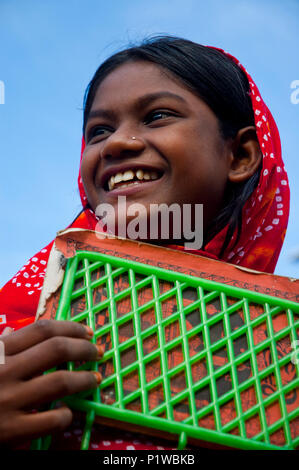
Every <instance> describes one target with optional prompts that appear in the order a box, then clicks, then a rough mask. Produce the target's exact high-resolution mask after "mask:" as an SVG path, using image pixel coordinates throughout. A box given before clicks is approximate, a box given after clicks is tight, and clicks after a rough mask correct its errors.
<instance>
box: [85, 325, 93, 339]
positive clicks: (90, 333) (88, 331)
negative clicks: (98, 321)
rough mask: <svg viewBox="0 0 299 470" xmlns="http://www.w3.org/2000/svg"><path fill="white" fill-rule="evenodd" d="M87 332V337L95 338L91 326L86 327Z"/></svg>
mask: <svg viewBox="0 0 299 470" xmlns="http://www.w3.org/2000/svg"><path fill="white" fill-rule="evenodd" d="M85 329H86V331H87V335H88V336H89V337H90V338H92V337H93V330H92V329H91V328H90V326H86V327H85Z"/></svg>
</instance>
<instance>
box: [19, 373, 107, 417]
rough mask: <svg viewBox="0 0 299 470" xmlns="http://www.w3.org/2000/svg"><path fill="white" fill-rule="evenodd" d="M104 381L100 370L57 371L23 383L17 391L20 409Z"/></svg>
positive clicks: (87, 388) (46, 401)
mask: <svg viewBox="0 0 299 470" xmlns="http://www.w3.org/2000/svg"><path fill="white" fill-rule="evenodd" d="M101 381H102V376H101V374H100V373H99V372H93V371H72V372H71V371H62V370H61V371H56V372H51V373H50V374H46V375H43V376H41V377H37V378H35V379H33V380H30V381H28V382H24V383H22V385H20V386H19V387H18V390H17V391H16V392H15V396H14V401H15V404H16V406H17V407H18V409H24V408H33V407H35V406H37V405H43V404H44V403H50V402H51V401H54V400H58V399H61V398H64V397H66V396H68V395H73V394H74V393H79V392H83V391H84V390H90V389H94V388H96V387H97V386H98V385H99V384H100V383H101Z"/></svg>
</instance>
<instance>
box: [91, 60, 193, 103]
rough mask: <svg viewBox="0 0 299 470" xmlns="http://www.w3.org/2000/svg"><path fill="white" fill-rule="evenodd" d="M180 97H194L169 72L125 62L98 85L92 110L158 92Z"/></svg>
mask: <svg viewBox="0 0 299 470" xmlns="http://www.w3.org/2000/svg"><path fill="white" fill-rule="evenodd" d="M166 90H167V91H172V92H174V93H179V94H181V95H185V96H186V95H190V98H191V97H192V96H193V97H194V98H195V95H194V94H193V93H192V92H191V91H190V90H188V89H187V88H186V87H185V86H184V85H183V84H182V83H181V82H180V81H179V79H178V78H177V77H175V76H173V75H172V74H171V72H169V71H168V70H166V69H164V68H163V67H160V66H158V65H155V64H153V63H151V62H146V61H137V62H127V63H125V64H122V65H120V66H119V67H117V68H116V69H115V70H113V71H112V72H111V73H109V75H107V77H106V78H105V79H104V80H103V81H102V82H101V84H100V85H99V87H98V89H97V91H96V94H95V98H94V101H93V104H92V108H94V107H96V106H98V105H100V104H101V103H104V102H105V103H106V102H109V101H114V100H115V99H117V100H120V101H122V100H128V99H129V98H130V97H131V98H134V97H135V96H140V95H141V94H142V95H143V94H144V95H145V94H148V93H153V92H159V91H166Z"/></svg>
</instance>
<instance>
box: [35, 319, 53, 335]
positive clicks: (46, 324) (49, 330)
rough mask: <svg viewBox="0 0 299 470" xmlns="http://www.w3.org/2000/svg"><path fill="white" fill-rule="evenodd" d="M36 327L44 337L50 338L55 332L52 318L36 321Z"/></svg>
mask: <svg viewBox="0 0 299 470" xmlns="http://www.w3.org/2000/svg"><path fill="white" fill-rule="evenodd" d="M35 328H36V329H37V331H38V333H39V334H40V335H41V336H42V338H44V339H46V338H50V337H51V336H52V335H53V334H54V328H53V322H52V321H51V320H45V319H43V320H38V321H37V322H36V323H35Z"/></svg>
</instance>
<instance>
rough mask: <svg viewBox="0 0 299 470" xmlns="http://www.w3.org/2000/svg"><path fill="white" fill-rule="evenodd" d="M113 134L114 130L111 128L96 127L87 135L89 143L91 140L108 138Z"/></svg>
mask: <svg viewBox="0 0 299 470" xmlns="http://www.w3.org/2000/svg"><path fill="white" fill-rule="evenodd" d="M111 132H112V129H111V128H110V127H106V126H94V127H92V128H91V129H90V130H89V131H88V133H87V141H88V142H89V141H90V140H91V139H93V138H96V137H106V136H107V135H109V134H110V133H111Z"/></svg>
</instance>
